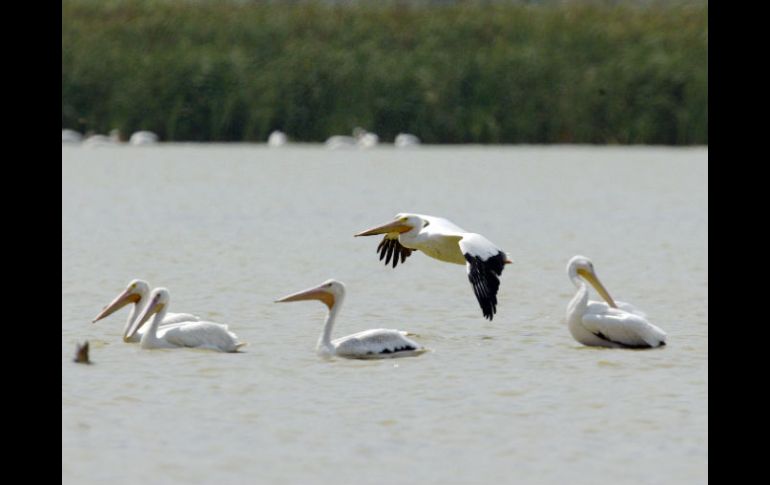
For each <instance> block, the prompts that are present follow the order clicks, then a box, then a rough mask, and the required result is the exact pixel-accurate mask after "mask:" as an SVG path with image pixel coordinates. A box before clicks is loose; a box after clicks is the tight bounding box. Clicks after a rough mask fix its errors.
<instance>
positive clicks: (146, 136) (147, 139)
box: [128, 131, 158, 145]
mask: <svg viewBox="0 0 770 485" xmlns="http://www.w3.org/2000/svg"><path fill="white" fill-rule="evenodd" d="M128 143H130V144H131V145H152V144H155V143H158V135H156V134H155V133H153V132H151V131H137V132H136V133H134V134H133V135H131V138H129V139H128Z"/></svg>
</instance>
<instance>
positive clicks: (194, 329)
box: [128, 288, 246, 352]
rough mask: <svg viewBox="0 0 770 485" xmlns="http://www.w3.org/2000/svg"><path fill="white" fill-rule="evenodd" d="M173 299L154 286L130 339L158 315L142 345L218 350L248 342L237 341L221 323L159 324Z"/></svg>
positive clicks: (235, 336) (162, 347) (236, 349)
mask: <svg viewBox="0 0 770 485" xmlns="http://www.w3.org/2000/svg"><path fill="white" fill-rule="evenodd" d="M170 299H171V297H170V296H169V293H168V290H167V289H165V288H155V289H154V290H152V293H150V302H149V303H148V304H147V306H146V307H145V309H144V311H143V312H142V314H141V315H139V317H137V319H136V321H134V323H133V325H131V327H130V328H129V329H128V338H132V337H134V336H135V335H136V334H137V333H138V331H139V329H140V328H141V327H142V326H143V325H144V324H145V323H146V322H147V320H149V319H150V317H152V316H153V315H155V317H154V318H153V319H152V322H151V323H150V325H149V328H148V329H147V330H146V331H145V332H144V334H143V335H142V339H141V346H142V348H143V349H175V348H180V347H190V348H198V349H208V350H217V351H219V352H237V351H238V349H239V348H241V347H243V346H244V345H246V343H245V342H239V341H238V336H237V335H235V334H234V333H233V332H231V331H229V330H228V328H227V325H223V324H221V323H214V322H200V321H198V322H182V323H179V324H177V325H164V326H163V327H160V322H161V321H163V319H164V318H165V317H166V314H167V312H168V306H169V300H170ZM159 327H160V328H159Z"/></svg>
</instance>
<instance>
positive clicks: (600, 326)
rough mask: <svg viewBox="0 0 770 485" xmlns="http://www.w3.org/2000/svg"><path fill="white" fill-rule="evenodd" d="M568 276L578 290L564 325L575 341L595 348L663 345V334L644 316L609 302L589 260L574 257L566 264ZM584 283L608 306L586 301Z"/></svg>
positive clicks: (634, 308)
mask: <svg viewBox="0 0 770 485" xmlns="http://www.w3.org/2000/svg"><path fill="white" fill-rule="evenodd" d="M567 274H568V275H569V279H570V280H572V283H573V284H574V285H575V286H576V287H577V289H578V291H577V293H576V294H575V297H574V298H572V301H570V302H569V304H568V305H567V325H568V327H569V331H570V333H571V334H572V336H573V337H574V338H575V340H577V341H578V342H580V343H581V344H583V345H589V346H596V347H630V348H646V347H658V346H660V345H666V333H665V332H664V331H663V330H661V329H659V328H658V327H656V326H655V325H653V324H651V323H650V322H648V321H647V318H646V315H645V314H644V313H642V312H641V311H639V310H638V309H637V308H636V307H634V306H633V305H631V304H628V303H623V302H621V301H618V302H615V301H614V300H613V299H612V297H611V296H610V294H609V293H608V292H607V290H606V289H605V288H604V285H602V283H601V281H599V277H598V276H596V272H595V271H594V265H593V263H592V262H591V260H590V259H588V258H586V257H585V256H575V257H573V258H572V259H570V260H569V263H567ZM586 281H587V282H589V283H591V286H593V287H594V288H595V289H596V291H597V293H599V295H600V296H601V297H602V298H604V300H605V301H606V302H607V303H604V302H598V301H588V286H587V285H586Z"/></svg>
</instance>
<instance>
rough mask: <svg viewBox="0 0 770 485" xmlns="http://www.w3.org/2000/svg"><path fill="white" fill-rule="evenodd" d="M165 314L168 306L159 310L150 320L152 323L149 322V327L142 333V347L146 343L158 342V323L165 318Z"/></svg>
mask: <svg viewBox="0 0 770 485" xmlns="http://www.w3.org/2000/svg"><path fill="white" fill-rule="evenodd" d="M167 312H168V304H165V305H163V308H161V309H160V311H159V312H158V313H156V314H155V316H154V317H153V318H152V322H150V327H149V328H148V329H147V330H146V331H145V332H144V335H142V345H143V346H144V345H145V344H147V343H148V342H153V341H155V340H158V325H160V322H162V321H163V319H164V318H166V313H167Z"/></svg>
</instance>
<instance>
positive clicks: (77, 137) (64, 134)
mask: <svg viewBox="0 0 770 485" xmlns="http://www.w3.org/2000/svg"><path fill="white" fill-rule="evenodd" d="M81 141H83V135H81V134H80V133H78V132H77V131H75V130H68V129H64V130H62V131H61V142H62V143H80V142H81Z"/></svg>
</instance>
